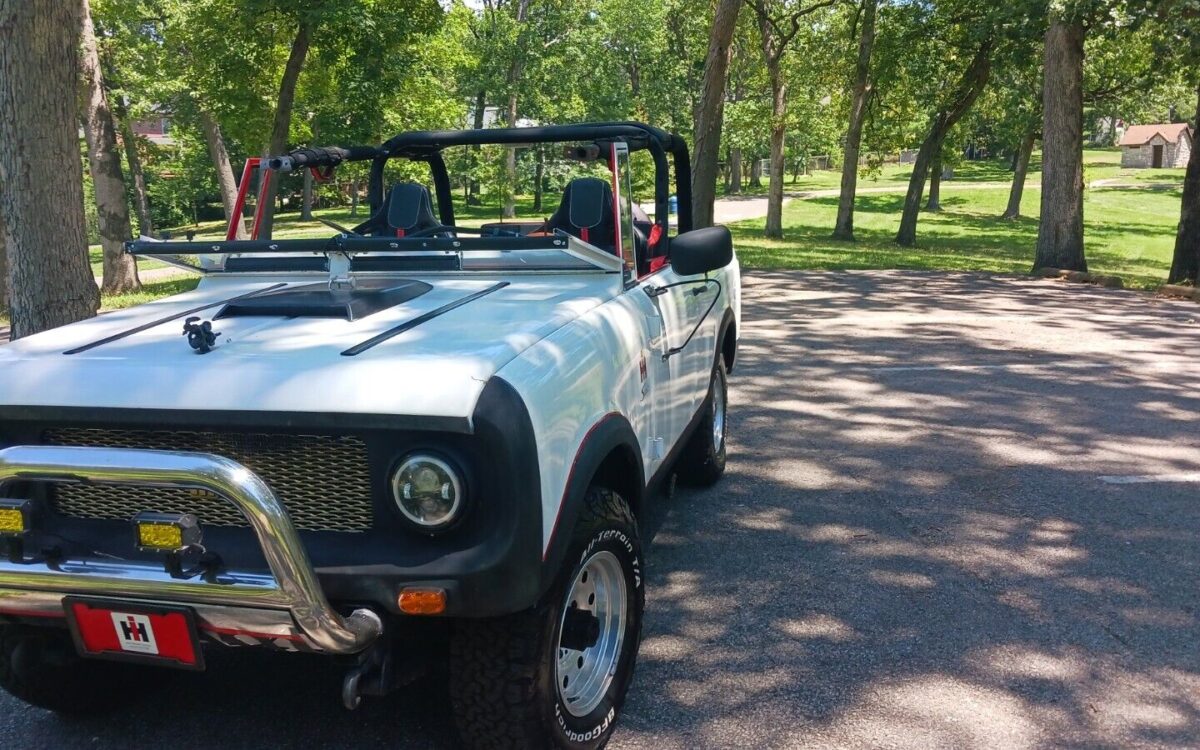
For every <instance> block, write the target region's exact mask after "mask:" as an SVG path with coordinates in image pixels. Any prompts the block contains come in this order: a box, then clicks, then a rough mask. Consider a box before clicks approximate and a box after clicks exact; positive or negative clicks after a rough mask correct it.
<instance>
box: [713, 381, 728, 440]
mask: <svg viewBox="0 0 1200 750" xmlns="http://www.w3.org/2000/svg"><path fill="white" fill-rule="evenodd" d="M712 409H713V418H712V440H713V452H714V453H720V452H721V447H722V446H724V445H725V389H724V388H722V387H721V375H720V373H718V374H715V375H713V406H712Z"/></svg>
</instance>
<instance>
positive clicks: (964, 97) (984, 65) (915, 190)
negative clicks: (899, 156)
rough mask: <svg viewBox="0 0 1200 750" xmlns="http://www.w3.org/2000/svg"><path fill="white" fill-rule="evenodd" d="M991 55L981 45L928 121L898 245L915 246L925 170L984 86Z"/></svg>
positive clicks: (987, 46) (986, 44) (988, 44)
mask: <svg viewBox="0 0 1200 750" xmlns="http://www.w3.org/2000/svg"><path fill="white" fill-rule="evenodd" d="M991 55H992V43H991V42H990V41H988V42H984V43H983V44H982V45H981V46H980V47H979V50H978V51H976V53H975V57H974V58H972V60H971V65H970V66H969V67H968V68H967V70H966V72H964V73H963V77H962V79H961V80H960V81H959V82H958V85H957V86H956V87H955V88H954V91H953V93H952V94H951V96H950V98H949V100H948V101H947V107H946V108H945V109H944V110H943V111H941V112H938V113H937V114H936V115H934V116H933V119H932V121H931V122H930V126H929V134H928V135H927V136H925V141H924V142H923V143H922V144H921V148H920V150H919V151H918V152H917V160H916V162H915V163H914V164H913V173H912V177H911V178H910V179H909V181H908V192H907V193H906V194H905V196H904V213H903V215H902V216H901V217H900V231H898V232H897V233H896V244H898V245H904V246H906V247H911V246H913V245H915V244H917V218H918V216H919V214H920V212H921V195H922V193H924V192H925V180H926V179H927V178H928V177H929V167H930V165H931V164H932V163H933V161H934V159H935V158H936V157H937V155H938V154H940V153H941V151H942V144H943V143H945V142H946V136H947V135H948V134H949V133H950V129H951V128H952V127H954V125H955V123H957V122H958V121H959V120H961V119H962V117H963V115H965V114H966V113H967V112H968V111H969V110H970V109H971V105H973V104H974V103H975V100H976V99H978V98H979V94H980V93H981V92H982V91H983V87H984V86H986V85H987V82H988V78H989V77H990V76H991V72H992V62H991Z"/></svg>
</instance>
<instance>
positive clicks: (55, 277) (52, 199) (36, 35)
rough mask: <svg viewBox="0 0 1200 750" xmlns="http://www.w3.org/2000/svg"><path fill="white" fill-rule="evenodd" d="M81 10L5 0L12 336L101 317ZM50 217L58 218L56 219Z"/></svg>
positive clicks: (3, 79) (0, 121)
mask: <svg viewBox="0 0 1200 750" xmlns="http://www.w3.org/2000/svg"><path fill="white" fill-rule="evenodd" d="M80 22H81V18H80V5H79V4H77V3H64V2H56V1H55V0H0V143H3V144H4V147H3V148H0V185H3V189H0V216H3V217H4V232H5V237H4V240H5V242H4V244H5V246H6V249H7V251H8V266H9V269H8V273H9V281H10V285H9V292H10V297H9V312H10V319H11V320H12V337H13V338H14V339H17V338H21V337H22V336H29V335H30V334H34V333H37V332H39V331H44V330H46V329H48V328H54V327H56V326H61V325H65V324H67V323H72V322H74V321H76V320H81V319H83V318H89V317H91V316H92V315H95V314H96V308H97V307H98V306H99V304H100V293H99V290H98V289H97V288H96V283H95V281H94V280H93V279H92V269H91V267H90V265H89V264H88V255H87V224H86V221H85V219H84V213H83V165H82V163H81V161H80V156H79V119H78V115H79V112H78V102H77V101H76V98H75V97H74V96H71V95H69V94H68V95H66V96H64V95H63V94H64V92H74V91H77V90H78V81H79V58H78V54H77V52H78V44H79V33H80V30H81V29H80ZM48 217H50V218H48Z"/></svg>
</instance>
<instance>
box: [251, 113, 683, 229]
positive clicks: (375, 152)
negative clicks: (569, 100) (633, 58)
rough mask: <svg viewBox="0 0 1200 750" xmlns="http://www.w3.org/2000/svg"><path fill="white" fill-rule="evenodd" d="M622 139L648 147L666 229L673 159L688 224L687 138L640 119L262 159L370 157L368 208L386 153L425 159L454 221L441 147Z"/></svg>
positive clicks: (285, 163) (326, 162)
mask: <svg viewBox="0 0 1200 750" xmlns="http://www.w3.org/2000/svg"><path fill="white" fill-rule="evenodd" d="M593 140H594V141H602V142H603V141H615V140H619V141H623V142H625V143H626V144H628V146H629V150H630V151H640V150H642V149H648V150H649V151H650V155H651V157H652V158H653V159H654V212H655V221H656V222H657V223H659V224H661V225H662V227H663V230H664V231H665V230H666V229H667V223H668V219H667V213H668V198H669V196H670V193H671V178H670V165H669V163H668V155H669V156H670V157H671V159H673V160H674V162H675V195H676V196H677V198H678V200H679V208H678V211H679V219H678V226H679V231H680V232H681V233H682V232H687V231H690V230H691V229H692V167H691V160H690V158H689V156H688V147H687V142H685V141H684V140H683V139H682V138H680V137H679V136H677V135H674V134H673V133H669V132H667V131H665V130H662V129H660V128H656V127H653V126H651V125H646V124H643V123H640V122H590V123H579V124H575V125H547V126H544V127H532V128H484V129H479V130H418V131H412V132H407V133H400V134H399V135H396V136H394V137H392V138H391V139H389V140H388V141H387V142H385V143H384V144H383V145H381V146H353V147H350V148H338V147H325V148H309V149H297V150H295V151H292V152H291V153H289V154H288V155H287V156H282V157H272V158H270V159H269V160H268V162H267V163H268V166H269V167H270V168H271V169H276V170H281V171H291V170H294V169H300V168H303V167H320V166H327V167H332V166H337V165H338V164H341V163H342V162H347V161H370V162H371V172H370V177H369V179H368V182H367V202H368V204H369V205H370V210H371V213H374V212H376V211H378V210H379V208H380V207H381V206H382V205H383V199H384V195H383V173H384V168H385V167H386V166H387V162H388V159H392V158H397V157H398V158H406V159H411V160H413V161H424V162H427V163H428V164H429V169H430V171H431V172H432V175H433V185H434V192H435V193H436V195H437V203H438V213H439V214H440V218H441V222H442V223H443V224H447V225H450V226H453V225H454V202H453V195H452V192H451V187H450V177H449V175H448V174H447V172H446V163H445V161H444V160H443V159H442V150H443V149H446V148H449V147H451V146H505V145H507V146H514V147H515V146H524V145H531V144H535V143H562V142H571V141H593Z"/></svg>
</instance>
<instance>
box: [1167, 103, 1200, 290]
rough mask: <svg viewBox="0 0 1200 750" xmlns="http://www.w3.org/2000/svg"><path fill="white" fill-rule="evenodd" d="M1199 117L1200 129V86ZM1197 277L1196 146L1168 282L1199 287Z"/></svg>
mask: <svg viewBox="0 0 1200 750" xmlns="http://www.w3.org/2000/svg"><path fill="white" fill-rule="evenodd" d="M1196 118H1197V119H1196V122H1197V124H1198V126H1200V87H1197V89H1196ZM1197 276H1200V144H1196V145H1195V146H1193V147H1192V155H1191V156H1190V157H1188V163H1187V173H1186V174H1185V175H1184V178H1183V201H1182V203H1181V204H1180V209H1179V233H1178V234H1176V235H1175V257H1174V258H1173V259H1172V261H1171V275H1170V277H1169V278H1168V279H1167V281H1169V282H1170V283H1172V284H1178V283H1180V282H1182V281H1190V282H1192V283H1193V284H1195V283H1196V280H1197Z"/></svg>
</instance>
